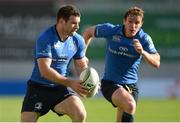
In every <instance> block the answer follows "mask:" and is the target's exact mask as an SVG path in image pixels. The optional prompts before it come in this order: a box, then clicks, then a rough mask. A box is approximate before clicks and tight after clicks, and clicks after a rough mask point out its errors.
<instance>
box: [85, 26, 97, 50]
mask: <svg viewBox="0 0 180 123" xmlns="http://www.w3.org/2000/svg"><path fill="white" fill-rule="evenodd" d="M95 28H96V26H91V27H89V28H87V29H86V30H85V31H84V32H83V34H82V35H83V37H84V40H85V43H86V46H87V47H88V46H89V44H90V42H91V40H92V38H93V37H94V34H95Z"/></svg>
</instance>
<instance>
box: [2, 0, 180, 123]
mask: <svg viewBox="0 0 180 123" xmlns="http://www.w3.org/2000/svg"><path fill="white" fill-rule="evenodd" d="M63 4H74V5H76V6H78V8H79V9H80V11H81V13H82V17H81V24H80V29H79V33H81V32H82V31H83V30H84V29H85V28H86V27H88V26H90V25H94V24H97V23H104V22H112V23H114V24H118V23H121V22H122V16H123V13H124V12H125V11H126V10H127V9H128V8H129V7H131V6H140V7H142V8H143V9H144V10H145V23H144V26H143V28H144V29H145V31H146V32H148V33H149V34H150V35H151V36H152V38H153V41H154V44H155V46H156V48H157V50H158V51H159V53H160V55H161V67H160V69H158V70H157V69H154V68H151V67H149V66H148V65H147V64H146V63H145V62H143V63H142V64H141V67H140V69H139V86H140V98H143V99H152V100H154V99H168V100H176V101H177V102H178V103H176V104H180V1H179V0H149V1H147V0H112V1H109V0H96V1H93V0H0V100H1V102H2V100H3V99H4V98H5V100H11V99H13V98H14V97H16V96H17V97H18V98H19V99H20V100H22V96H23V95H24V93H25V90H26V81H27V80H28V79H29V76H30V75H31V71H32V67H33V46H34V42H35V40H36V37H37V36H38V34H39V33H40V32H41V31H42V30H44V29H45V28H46V27H48V26H49V25H53V24H54V23H55V20H56V12H57V9H58V8H59V6H61V5H63ZM95 40H96V39H94V43H92V44H91V45H90V48H89V49H88V52H87V57H88V58H89V59H90V66H93V67H94V68H96V69H97V71H98V72H99V74H100V76H102V71H103V67H104V55H105V54H104V50H105V49H104V46H105V42H104V40H101V41H95ZM71 67H73V66H71ZM69 71H70V76H71V77H74V74H73V73H74V72H73V70H72V69H71V68H70V69H69ZM12 96H13V98H12ZM10 97H11V98H10ZM97 98H101V94H99V95H97ZM1 102H0V121H6V120H7V121H15V120H16V119H15V118H14V119H13V117H9V118H10V119H9V118H8V119H5V118H4V117H3V115H2V114H3V113H4V112H3V110H6V107H4V105H3V103H1ZM20 105H21V104H19V107H20ZM10 106H11V105H8V108H7V109H11V108H10ZM12 106H13V105H12ZM175 110H180V105H177V109H175ZM19 111H20V109H19V110H17V111H16V112H19ZM176 115H177V119H175V121H180V112H178V114H176ZM139 121H141V120H139ZM145 121H146V119H145ZM155 121H156V120H155Z"/></svg>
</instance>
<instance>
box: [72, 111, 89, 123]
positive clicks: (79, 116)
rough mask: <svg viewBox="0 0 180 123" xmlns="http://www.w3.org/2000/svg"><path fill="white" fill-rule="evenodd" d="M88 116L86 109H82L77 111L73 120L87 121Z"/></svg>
mask: <svg viewBox="0 0 180 123" xmlns="http://www.w3.org/2000/svg"><path fill="white" fill-rule="evenodd" d="M86 116H87V113H86V110H81V111H79V112H76V115H75V117H74V119H73V121H75V122H85V120H86Z"/></svg>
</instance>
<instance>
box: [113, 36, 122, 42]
mask: <svg viewBox="0 0 180 123" xmlns="http://www.w3.org/2000/svg"><path fill="white" fill-rule="evenodd" d="M112 41H115V42H120V41H121V37H120V35H114V36H113V37H112Z"/></svg>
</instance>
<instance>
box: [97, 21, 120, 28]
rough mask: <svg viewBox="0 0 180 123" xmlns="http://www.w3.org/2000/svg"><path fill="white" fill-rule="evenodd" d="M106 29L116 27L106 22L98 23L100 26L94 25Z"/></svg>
mask: <svg viewBox="0 0 180 123" xmlns="http://www.w3.org/2000/svg"><path fill="white" fill-rule="evenodd" d="M100 26H101V27H106V28H114V27H116V26H117V25H115V24H112V23H109V22H107V23H100V24H97V25H96V27H100Z"/></svg>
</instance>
